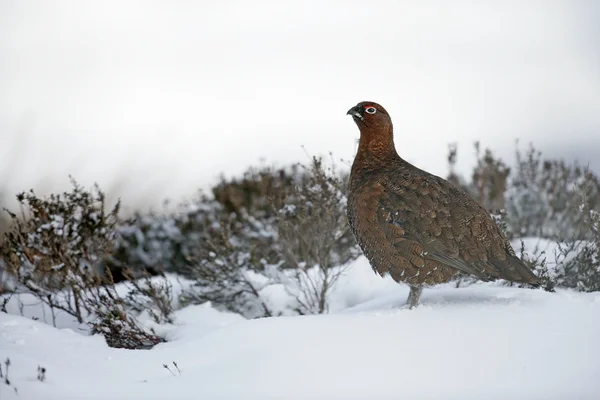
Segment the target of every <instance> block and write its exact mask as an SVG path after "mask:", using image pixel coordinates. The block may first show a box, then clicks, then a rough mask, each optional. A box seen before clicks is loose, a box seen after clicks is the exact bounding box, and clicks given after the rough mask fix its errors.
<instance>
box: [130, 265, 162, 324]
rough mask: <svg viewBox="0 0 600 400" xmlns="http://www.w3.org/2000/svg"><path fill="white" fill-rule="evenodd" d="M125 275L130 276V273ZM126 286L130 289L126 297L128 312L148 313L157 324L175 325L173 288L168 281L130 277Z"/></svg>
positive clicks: (146, 277)
mask: <svg viewBox="0 0 600 400" xmlns="http://www.w3.org/2000/svg"><path fill="white" fill-rule="evenodd" d="M125 275H126V276H129V273H127V272H126V274H125ZM126 285H127V287H128V288H129V291H128V293H127V295H126V296H125V304H126V306H127V308H128V310H133V311H135V312H137V313H143V312H147V313H148V314H150V316H151V317H152V319H153V320H154V322H156V323H157V324H163V323H169V324H172V323H173V287H172V285H171V283H170V282H169V281H168V280H166V279H161V278H154V279H153V278H151V277H149V276H145V277H144V278H140V279H134V278H133V277H130V279H129V280H128V281H127V283H126Z"/></svg>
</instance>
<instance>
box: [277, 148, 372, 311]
mask: <svg viewBox="0 0 600 400" xmlns="http://www.w3.org/2000/svg"><path fill="white" fill-rule="evenodd" d="M301 171H303V175H302V179H301V180H300V182H299V183H298V184H297V185H294V186H293V187H292V189H291V190H290V191H289V192H287V193H286V195H285V197H283V199H282V201H281V206H280V208H279V209H278V213H277V215H276V230H277V242H278V247H277V248H278V251H279V256H280V262H279V265H280V266H281V267H283V268H280V270H279V273H278V275H277V276H278V278H279V280H280V281H281V282H282V283H283V284H284V287H285V288H286V290H287V291H288V293H290V294H291V295H292V296H293V297H294V298H295V299H296V301H297V304H298V305H297V311H298V312H299V313H303V314H304V313H306V314H316V313H318V314H321V313H324V312H327V308H328V296H329V293H330V292H331V290H332V289H333V286H334V285H335V283H336V281H337V280H338V278H339V277H340V275H341V274H342V273H343V272H344V268H343V266H346V265H348V263H349V261H351V260H353V259H355V258H356V257H358V255H359V254H360V252H359V250H358V247H357V245H356V242H355V240H354V237H353V236H352V233H351V231H350V228H349V225H348V220H347V217H346V200H347V197H346V193H347V187H346V184H347V179H345V177H341V176H340V175H339V174H337V173H336V171H335V169H334V166H331V167H326V166H325V165H324V164H323V161H322V160H321V159H319V158H313V160H312V162H311V164H310V165H309V166H308V167H302V168H301Z"/></svg>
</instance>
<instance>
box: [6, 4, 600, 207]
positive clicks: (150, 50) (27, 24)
mask: <svg viewBox="0 0 600 400" xmlns="http://www.w3.org/2000/svg"><path fill="white" fill-rule="evenodd" d="M362 100H373V101H377V102H379V103H381V104H382V105H384V107H386V108H387V109H388V111H389V112H390V113H391V115H392V118H393V120H394V125H395V129H396V146H397V148H398V151H399V152H400V154H401V155H402V156H404V157H405V158H406V159H408V160H410V161H411V162H413V163H415V164H417V165H418V166H419V167H422V168H424V169H427V170H429V171H431V172H434V173H436V174H440V175H445V174H446V171H447V161H446V155H447V146H448V144H449V143H451V142H457V143H458V144H459V169H460V171H462V172H468V170H469V168H470V167H471V166H472V163H473V150H472V142H473V141H475V140H480V141H481V142H482V143H483V144H484V145H485V146H490V147H491V148H492V149H494V150H496V151H497V152H498V154H499V155H501V156H502V157H504V158H505V159H507V160H509V161H510V160H511V159H512V155H513V153H514V147H515V140H516V139H519V140H520V142H521V143H522V144H523V146H524V145H526V144H527V143H529V142H533V143H534V144H535V145H536V146H537V147H539V148H540V149H541V150H543V151H544V153H545V154H547V155H549V156H554V157H564V158H565V159H568V160H572V159H574V158H578V159H579V160H580V161H581V162H582V163H584V164H585V163H589V164H590V166H591V167H592V168H594V169H596V170H597V171H598V170H600V160H599V159H598V155H599V154H600V151H599V150H600V2H598V1H593V0H590V1H574V0H570V1H558V0H556V1H552V0H540V1H525V0H519V1H488V0H485V1H484V0H480V1H475V0H473V1H448V0H440V1H423V0H415V1H371V0H369V1H323V0H321V1H306V0H303V1H282V0H280V1H259V0H254V1H232V0H221V1H195V2H192V1H164V2H156V1H143V2H141V1H140V2H135V1H114V2H111V1H95V2H92V1H82V0H73V1H41V0H40V1H28V0H18V1H17V0H14V1H9V0H0V192H3V194H4V196H5V197H4V198H0V202H2V203H6V204H0V206H5V205H9V206H11V205H12V204H13V201H12V200H10V201H8V202H7V199H6V195H7V194H9V195H10V196H11V197H12V195H13V193H16V192H17V191H19V190H23V189H28V188H31V187H33V188H36V189H37V190H38V191H40V192H48V191H52V190H62V189H65V188H68V185H69V184H68V175H69V174H72V175H73V176H74V177H76V178H77V179H78V180H79V181H81V183H84V184H86V185H89V184H91V183H93V182H98V183H99V184H100V185H101V186H102V187H103V188H105V189H106V190H108V191H110V192H111V194H112V195H113V196H121V197H122V198H123V200H124V202H125V204H126V205H127V207H129V208H139V207H157V206H159V205H160V204H161V202H162V200H163V199H165V198H171V199H173V200H175V201H180V200H182V199H184V198H186V197H190V196H192V195H193V194H194V192H195V191H196V190H197V189H198V188H207V187H209V186H210V184H212V183H214V182H215V180H216V179H217V178H218V176H219V173H221V172H223V173H225V174H227V175H228V176H232V175H235V174H238V173H240V172H241V171H243V170H244V169H245V168H246V167H248V166H249V165H251V164H258V163H259V162H260V160H261V159H264V160H266V161H264V162H265V163H267V164H276V165H284V164H288V163H291V162H295V161H306V159H307V158H306V157H307V156H306V154H305V150H303V148H302V146H305V148H306V152H308V153H310V154H314V155H321V154H327V153H328V152H330V151H331V152H333V154H334V157H335V159H340V158H343V159H345V160H351V159H352V157H353V152H354V149H355V141H356V139H357V137H358V130H357V128H356V127H355V126H354V123H353V122H352V120H351V118H350V117H348V116H346V115H345V112H346V110H347V109H348V108H350V107H351V106H353V105H354V104H356V103H357V102H359V101H362Z"/></svg>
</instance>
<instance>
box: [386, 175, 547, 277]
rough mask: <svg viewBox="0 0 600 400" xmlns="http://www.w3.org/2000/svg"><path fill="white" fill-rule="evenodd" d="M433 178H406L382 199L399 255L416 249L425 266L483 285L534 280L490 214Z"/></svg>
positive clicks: (392, 187)
mask: <svg viewBox="0 0 600 400" xmlns="http://www.w3.org/2000/svg"><path fill="white" fill-rule="evenodd" d="M432 178H433V176H422V175H418V176H405V177H404V178H402V177H401V178H400V179H398V180H397V181H395V182H394V183H393V184H392V185H389V187H386V188H385V189H386V190H385V191H384V192H383V195H382V196H380V197H379V205H378V206H379V208H380V211H379V213H380V214H382V217H383V219H384V220H387V222H388V224H387V227H386V228H385V229H384V231H385V232H386V236H387V238H388V240H389V241H391V242H393V243H394V246H395V247H396V248H398V250H399V251H404V250H405V249H403V248H400V246H407V245H408V243H411V245H412V246H413V247H415V248H417V247H418V248H419V249H420V250H421V254H420V255H421V256H422V257H423V258H424V259H425V260H428V259H429V260H433V261H436V262H439V263H442V264H444V265H447V266H449V267H452V268H455V269H457V270H460V271H463V272H466V273H468V274H472V275H475V276H477V277H479V278H481V279H484V280H489V279H493V278H494V277H495V278H498V277H502V278H507V279H511V280H516V281H520V280H526V281H527V279H524V278H528V279H529V280H532V279H535V276H534V275H533V274H532V273H531V271H529V270H528V269H527V267H526V266H525V265H523V264H522V262H521V261H520V260H519V259H518V258H517V257H516V256H515V255H514V252H513V251H512V248H511V247H510V244H509V243H508V241H507V240H506V238H504V236H503V235H502V233H501V232H500V230H499V229H498V227H497V226H496V224H495V222H494V221H493V220H492V218H491V217H490V215H489V214H488V213H487V212H486V211H485V209H483V208H482V207H481V206H480V205H479V204H478V203H477V202H475V201H474V200H473V199H471V198H470V197H469V196H468V195H467V194H466V193H465V192H463V191H462V190H460V189H457V188H456V187H454V186H453V185H451V184H450V183H448V182H446V181H443V180H441V178H440V179H439V180H438V179H432ZM400 232H402V235H401V237H402V238H403V241H402V240H399V239H398V237H399V236H400ZM405 242H407V243H405ZM532 277H533V278H532Z"/></svg>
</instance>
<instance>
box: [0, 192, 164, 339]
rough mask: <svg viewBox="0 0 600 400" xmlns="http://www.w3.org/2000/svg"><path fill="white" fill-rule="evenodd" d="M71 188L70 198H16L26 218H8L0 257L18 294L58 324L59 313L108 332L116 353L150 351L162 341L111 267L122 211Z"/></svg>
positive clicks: (99, 197)
mask: <svg viewBox="0 0 600 400" xmlns="http://www.w3.org/2000/svg"><path fill="white" fill-rule="evenodd" d="M72 184H73V189H72V190H71V191H70V192H65V193H63V194H53V195H50V196H48V197H46V198H40V197H38V196H36V195H35V193H34V192H33V191H30V192H27V193H20V194H19V195H18V196H17V200H18V201H19V203H20V205H21V208H22V210H23V214H22V216H21V218H19V217H18V216H17V215H16V214H14V213H10V212H9V215H10V217H11V219H12V228H11V230H10V231H8V232H7V233H6V234H5V235H4V240H3V245H2V250H1V254H0V259H1V260H2V263H3V264H4V267H5V268H6V270H7V271H8V273H9V275H10V277H11V279H12V281H13V290H14V291H15V292H18V293H23V292H25V293H30V294H33V295H34V296H35V297H37V298H38V299H39V300H40V301H41V302H42V303H43V304H45V305H46V306H48V307H49V309H50V310H51V312H52V316H53V322H54V323H56V320H55V317H56V312H57V311H62V312H66V313H68V314H69V315H72V316H73V317H75V318H76V319H77V321H78V322H79V323H87V324H88V325H89V326H90V327H91V331H92V333H102V334H103V335H104V336H105V338H106V340H107V342H108V344H109V345H111V346H114V347H125V348H147V347H148V346H149V343H156V342H158V341H160V338H158V337H156V335H154V334H153V333H151V332H146V331H145V330H144V329H142V328H141V327H140V326H139V325H138V324H137V322H136V320H135V317H134V316H133V315H132V313H131V310H130V309H128V308H127V307H126V304H125V301H124V299H122V298H121V297H120V296H119V295H118V293H117V291H116V289H115V286H114V281H113V279H112V275H111V274H110V271H109V270H107V269H106V268H105V265H106V264H105V260H106V258H107V257H108V255H109V254H110V253H111V251H112V248H113V244H114V238H115V231H116V227H117V224H118V223H119V219H118V212H119V204H118V203H117V204H116V205H115V207H114V208H112V209H111V210H109V211H107V210H106V207H105V196H104V193H103V192H102V191H101V190H100V189H99V188H98V187H97V186H96V187H94V188H93V189H92V190H86V189H85V188H83V187H81V186H80V185H78V184H77V183H76V182H75V181H74V180H72ZM105 271H106V273H105ZM133 285H134V289H136V288H138V289H141V287H142V286H141V284H139V283H134V284H133ZM138 294H142V295H143V294H146V295H156V296H158V295H157V294H156V293H154V292H146V293H138ZM4 308H5V307H4Z"/></svg>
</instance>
